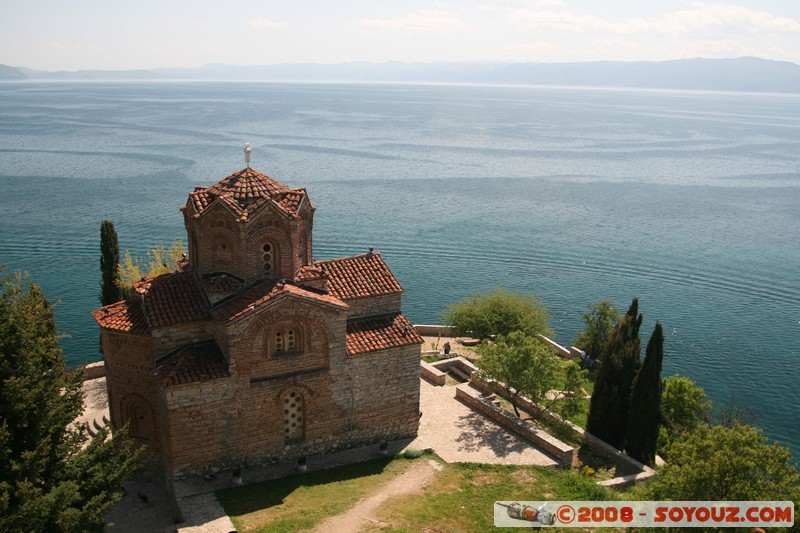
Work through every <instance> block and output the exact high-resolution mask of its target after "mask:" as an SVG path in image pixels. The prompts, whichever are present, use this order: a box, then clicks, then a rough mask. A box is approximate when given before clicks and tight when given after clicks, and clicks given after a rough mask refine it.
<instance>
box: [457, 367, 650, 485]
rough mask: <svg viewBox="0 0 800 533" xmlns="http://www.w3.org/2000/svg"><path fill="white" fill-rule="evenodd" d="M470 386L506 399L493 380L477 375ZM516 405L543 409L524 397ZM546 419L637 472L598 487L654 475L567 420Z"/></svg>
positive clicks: (532, 410) (530, 410)
mask: <svg viewBox="0 0 800 533" xmlns="http://www.w3.org/2000/svg"><path fill="white" fill-rule="evenodd" d="M471 384H472V385H473V386H474V387H475V388H476V389H477V390H479V391H481V392H483V393H484V394H489V393H495V394H497V395H499V396H502V397H503V398H506V399H508V398H507V394H506V392H505V390H504V389H503V388H502V387H501V386H500V384H499V383H497V382H496V381H494V380H483V379H481V378H480V377H478V375H477V374H474V375H473V376H472V380H471ZM517 405H518V406H519V407H520V408H521V409H522V410H523V411H526V412H528V413H536V412H539V411H541V410H542V409H543V407H542V406H541V405H538V404H536V403H534V402H532V401H530V400H529V399H528V398H526V397H524V396H518V397H517ZM544 416H546V417H547V418H550V419H551V420H553V421H554V422H557V423H561V424H564V425H566V426H567V427H569V428H570V429H571V430H572V431H574V432H575V433H576V434H577V435H578V436H579V437H580V438H581V441H582V442H583V443H584V444H586V445H588V446H589V447H591V448H592V449H593V450H594V451H595V452H597V453H599V454H600V455H603V456H604V457H608V458H609V459H612V460H614V461H619V462H622V463H625V464H627V465H628V466H629V467H631V468H633V469H635V470H638V471H639V473H638V474H632V475H629V476H620V477H616V478H613V479H609V480H607V481H602V482H599V483H598V485H604V486H607V487H614V488H620V487H624V486H626V485H630V484H631V483H634V482H637V481H642V480H645V479H649V478H651V477H653V476H655V475H656V472H655V470H653V469H652V468H650V467H649V466H646V465H643V464H642V463H640V462H639V461H637V460H636V459H634V458H633V457H631V456H629V455H627V454H625V453H624V452H622V451H620V450H618V449H616V448H615V447H613V446H611V445H610V444H608V443H607V442H605V441H604V440H601V439H599V438H598V437H595V436H594V435H592V434H591V433H589V432H588V431H586V430H585V429H583V428H582V427H580V426H578V425H576V424H573V423H572V422H570V421H569V420H566V419H564V418H562V417H561V416H559V415H558V414H556V413H552V412H549V411H548V412H546V413H545V414H544Z"/></svg>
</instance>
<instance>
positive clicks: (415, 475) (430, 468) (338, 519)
mask: <svg viewBox="0 0 800 533" xmlns="http://www.w3.org/2000/svg"><path fill="white" fill-rule="evenodd" d="M441 469H442V467H441V466H440V465H439V464H438V463H437V462H436V461H434V460H432V459H431V460H427V461H420V462H418V463H417V464H415V465H414V466H412V467H411V468H410V469H409V470H408V471H406V472H405V473H403V474H401V475H399V476H397V477H396V478H394V479H393V480H391V481H390V482H388V483H386V484H385V485H382V486H380V487H378V488H377V489H376V490H375V491H374V492H373V493H372V494H370V495H369V496H368V497H367V498H365V499H363V500H361V501H359V502H358V503H357V504H356V505H355V507H353V508H351V509H350V510H349V511H347V512H345V513H343V514H340V515H337V516H331V517H329V518H326V519H325V520H324V521H323V522H322V523H320V524H319V525H318V526H317V527H316V528H315V529H314V533H357V532H359V531H362V530H363V529H364V528H366V527H368V526H374V525H377V524H380V522H379V521H378V520H376V519H375V518H374V516H373V515H374V513H375V511H376V510H378V509H379V508H380V506H381V504H382V503H383V502H384V501H386V500H387V499H389V498H392V497H394V496H404V495H406V494H412V493H415V492H419V491H420V490H421V489H422V487H424V486H425V485H427V484H428V483H430V482H431V480H432V479H433V476H434V473H435V471H436V470H441Z"/></svg>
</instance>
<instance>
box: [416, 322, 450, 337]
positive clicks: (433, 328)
mask: <svg viewBox="0 0 800 533" xmlns="http://www.w3.org/2000/svg"><path fill="white" fill-rule="evenodd" d="M414 329H416V330H417V333H419V334H420V335H423V336H425V337H433V336H436V335H441V336H442V337H452V328H451V327H450V326H441V325H438V324H414Z"/></svg>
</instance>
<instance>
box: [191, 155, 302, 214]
mask: <svg viewBox="0 0 800 533" xmlns="http://www.w3.org/2000/svg"><path fill="white" fill-rule="evenodd" d="M307 198H308V196H307V194H306V190H305V189H290V188H289V187H288V186H287V185H284V184H283V183H281V182H280V181H278V180H275V179H272V178H270V177H269V176H267V175H266V174H262V173H261V172H259V171H257V170H254V169H252V168H250V167H248V168H245V169H244V170H240V171H239V172H234V173H233V174H231V175H230V176H228V177H227V178H223V179H222V180H220V181H219V182H217V183H216V184H214V185H212V186H211V187H195V190H194V191H193V192H191V193H189V203H191V204H192V206H193V207H194V210H195V212H197V213H198V214H200V213H202V212H203V211H205V210H206V209H208V208H209V207H210V206H211V205H212V204H214V203H215V202H220V203H222V204H223V205H225V206H227V207H228V209H230V210H231V211H232V212H233V213H234V214H235V215H236V216H237V217H238V219H239V220H240V221H244V220H247V219H248V218H250V217H251V216H252V215H253V214H254V213H256V212H257V211H259V210H260V209H261V208H262V207H263V206H265V205H267V204H268V203H270V202H272V203H274V205H275V206H276V207H278V209H280V210H281V211H283V212H284V213H286V215H288V216H289V217H291V218H299V216H298V214H297V209H299V207H300V205H301V204H302V203H303V200H304V199H307Z"/></svg>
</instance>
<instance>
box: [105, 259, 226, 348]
mask: <svg viewBox="0 0 800 533" xmlns="http://www.w3.org/2000/svg"><path fill="white" fill-rule="evenodd" d="M92 315H93V316H94V318H95V320H97V323H98V324H100V327H103V328H106V329H112V330H116V331H122V332H126V333H136V334H140V335H141V334H146V333H148V332H150V331H151V329H152V328H157V327H162V326H170V325H172V324H180V323H183V322H192V321H195V320H207V319H208V318H209V317H210V315H209V313H208V307H207V305H206V301H205V299H204V298H203V296H202V295H201V293H200V290H199V289H198V287H197V285H196V283H195V281H194V278H193V277H192V274H191V273H190V272H188V271H186V272H173V273H171V274H164V275H161V276H157V277H154V278H149V279H145V280H143V281H139V282H137V283H135V284H134V285H133V291H132V292H131V296H130V297H129V298H128V299H127V300H122V301H121V302H117V303H115V304H111V305H107V306H105V307H102V308H100V309H98V310H97V311H95V312H94V313H92Z"/></svg>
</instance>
